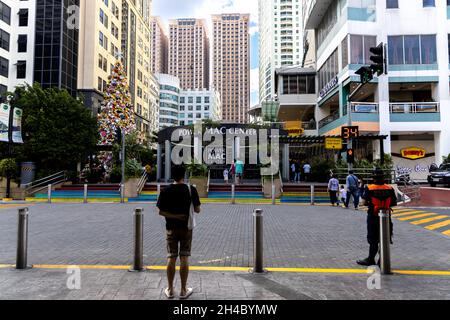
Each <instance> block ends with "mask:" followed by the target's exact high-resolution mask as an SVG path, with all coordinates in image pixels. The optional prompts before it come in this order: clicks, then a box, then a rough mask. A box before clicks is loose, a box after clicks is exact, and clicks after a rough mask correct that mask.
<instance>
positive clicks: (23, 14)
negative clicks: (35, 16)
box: [19, 9, 28, 27]
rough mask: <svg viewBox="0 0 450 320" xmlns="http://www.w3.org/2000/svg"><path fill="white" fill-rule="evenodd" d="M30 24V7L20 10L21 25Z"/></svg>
mask: <svg viewBox="0 0 450 320" xmlns="http://www.w3.org/2000/svg"><path fill="white" fill-rule="evenodd" d="M27 26H28V9H20V10H19V27H27Z"/></svg>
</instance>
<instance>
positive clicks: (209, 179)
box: [206, 169, 211, 193]
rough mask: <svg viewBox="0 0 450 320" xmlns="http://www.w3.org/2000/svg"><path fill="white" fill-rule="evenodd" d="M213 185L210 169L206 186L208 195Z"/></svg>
mask: <svg viewBox="0 0 450 320" xmlns="http://www.w3.org/2000/svg"><path fill="white" fill-rule="evenodd" d="M210 183H211V170H210V169H208V184H207V186H206V193H209V185H210Z"/></svg>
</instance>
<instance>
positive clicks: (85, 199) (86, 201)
mask: <svg viewBox="0 0 450 320" xmlns="http://www.w3.org/2000/svg"><path fill="white" fill-rule="evenodd" d="M87 198H88V185H87V184H85V185H84V195H83V199H84V201H83V202H84V203H88V200H87Z"/></svg>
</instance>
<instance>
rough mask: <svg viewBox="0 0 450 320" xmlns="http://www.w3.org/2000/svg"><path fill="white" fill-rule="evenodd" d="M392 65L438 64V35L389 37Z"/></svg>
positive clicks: (390, 62) (390, 61)
mask: <svg viewBox="0 0 450 320" xmlns="http://www.w3.org/2000/svg"><path fill="white" fill-rule="evenodd" d="M388 53H389V64H390V65H402V64H436V63H437V52H436V35H407V36H390V37H388Z"/></svg>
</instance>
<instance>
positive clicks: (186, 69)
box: [169, 19, 209, 89]
mask: <svg viewBox="0 0 450 320" xmlns="http://www.w3.org/2000/svg"><path fill="white" fill-rule="evenodd" d="M169 74H171V75H173V76H176V77H178V78H179V79H180V82H181V88H182V89H203V88H209V40H208V34H207V30H206V22H205V21H204V20H199V19H177V20H170V22H169Z"/></svg>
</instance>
